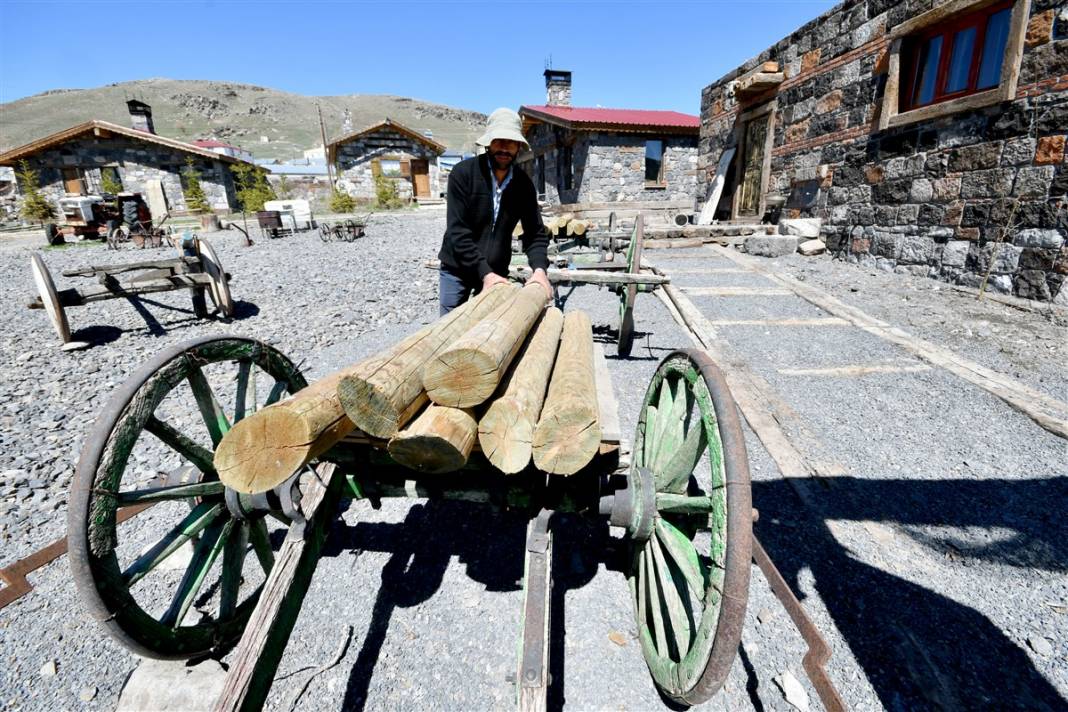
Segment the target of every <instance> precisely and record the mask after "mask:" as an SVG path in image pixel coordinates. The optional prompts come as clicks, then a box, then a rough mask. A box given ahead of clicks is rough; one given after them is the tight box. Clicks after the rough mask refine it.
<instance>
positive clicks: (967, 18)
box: [900, 0, 1013, 111]
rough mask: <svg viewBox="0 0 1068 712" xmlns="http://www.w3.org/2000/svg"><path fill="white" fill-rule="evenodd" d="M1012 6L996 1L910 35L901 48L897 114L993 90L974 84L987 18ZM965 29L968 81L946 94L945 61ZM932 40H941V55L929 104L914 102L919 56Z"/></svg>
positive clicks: (951, 54) (947, 60) (948, 59)
mask: <svg viewBox="0 0 1068 712" xmlns="http://www.w3.org/2000/svg"><path fill="white" fill-rule="evenodd" d="M1012 5H1013V0H1003V1H1002V2H996V3H993V4H991V5H987V6H986V7H984V8H981V9H979V10H977V11H975V12H970V13H967V14H965V15H962V16H961V17H955V18H952V19H950V20H947V21H946V22H940V23H938V24H936V25H933V26H932V27H929V28H926V29H924V30H921V31H920V32H917V33H916V34H914V35H910V36H909V37H908V38H907V39H906V40H905V47H904V48H903V52H902V59H903V62H902V68H903V69H904V70H905V73H904V77H905V78H906V81H905V82H904V83H903V84H904V87H903V88H904V89H905V91H903V92H902V93H901V95H900V96H901V106H900V111H909V110H911V109H918V108H920V107H923V106H930V105H932V104H938V103H940V102H943V101H949V100H951V99H957V98H960V97H962V96H968V95H969V94H977V93H979V92H981V91H988V90H990V89H994V88H996V86H997V85H995V86H992V87H985V88H983V89H977V88H976V84H978V81H979V68H980V66H981V65H982V61H983V45H984V44H985V43H986V31H987V27H988V25H989V23H990V18H991V17H992V16H993V15H995V14H997V13H999V12H1001V11H1002V10H1006V9H1011V8H1012ZM968 28H975V39H974V40H973V42H972V56H971V59H970V60H969V62H968V82H967V84H966V85H965V87H964V88H963V89H961V90H958V91H955V92H947V91H946V83H947V82H948V81H949V62H950V59H951V58H952V56H953V42H954V39H955V38H956V36H957V33H958V32H961V31H963V30H967V29H968ZM936 37H941V38H942V47H941V50H940V52H941V54H940V55H939V57H938V69H937V70H936V71H935V88H934V92H933V95H932V97H931V100H930V101H926V102H920V101H917V97H916V88H917V87H916V80H917V79H918V78H919V76H920V69H922V68H921V67H920V66H919V63H920V53H921V51H922V49H923V47H924V46H925V45H926V44H927V43H928V42H930V41H931V40H933V39H934V38H936ZM1000 49H1001V51H1002V52H1004V51H1005V47H1004V46H1002V47H1001V48H1000ZM999 84H1000V82H999Z"/></svg>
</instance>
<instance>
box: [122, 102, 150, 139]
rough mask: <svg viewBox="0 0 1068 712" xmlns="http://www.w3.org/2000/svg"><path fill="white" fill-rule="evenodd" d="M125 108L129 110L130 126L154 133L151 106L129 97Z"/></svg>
mask: <svg viewBox="0 0 1068 712" xmlns="http://www.w3.org/2000/svg"><path fill="white" fill-rule="evenodd" d="M126 108H127V109H129V111H130V126H132V127H134V128H135V129H137V130H138V131H146V132H148V133H150V134H154V133H156V127H155V126H153V125H152V107H151V106H149V105H148V104H146V103H145V102H143V101H138V100H137V99H130V100H129V101H127V102H126Z"/></svg>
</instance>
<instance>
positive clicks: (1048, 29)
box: [1026, 9, 1053, 47]
mask: <svg viewBox="0 0 1068 712" xmlns="http://www.w3.org/2000/svg"><path fill="white" fill-rule="evenodd" d="M1052 36H1053V10H1052V9H1051V10H1046V11H1045V12H1040V13H1038V14H1037V15H1034V16H1032V17H1031V20H1030V21H1029V22H1028V23H1027V39H1026V42H1027V46H1028V47H1037V46H1038V45H1040V44H1045V43H1046V42H1049V41H1050V38H1051V37H1052Z"/></svg>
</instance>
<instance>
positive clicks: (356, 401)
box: [337, 374, 405, 439]
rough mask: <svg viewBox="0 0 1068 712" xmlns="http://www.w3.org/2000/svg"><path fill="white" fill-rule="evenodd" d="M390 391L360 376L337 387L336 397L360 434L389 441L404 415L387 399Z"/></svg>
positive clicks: (354, 375)
mask: <svg viewBox="0 0 1068 712" xmlns="http://www.w3.org/2000/svg"><path fill="white" fill-rule="evenodd" d="M391 394H392V391H391V389H388V388H383V387H381V386H378V385H376V384H375V383H373V382H371V381H370V380H369V379H367V378H365V377H364V376H363V375H362V374H350V375H348V376H346V377H345V378H343V379H341V381H340V383H338V386H337V397H338V400H340V401H341V406H342V407H343V408H344V409H345V414H346V415H347V416H348V417H349V419H350V420H352V422H353V424H355V426H356V427H357V428H359V429H360V430H362V431H363V432H365V433H367V434H368V435H370V436H372V437H376V438H382V439H388V438H391V437H393V436H394V435H396V434H397V431H398V430H399V429H400V427H401V426H402V425H403V422H402V420H401V419H402V418H403V417H404V415H405V414H404V413H400V412H398V411H397V407H396V406H395V405H394V404H393V402H392V400H391V399H390V395H391Z"/></svg>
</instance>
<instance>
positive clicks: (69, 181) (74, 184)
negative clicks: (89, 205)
mask: <svg viewBox="0 0 1068 712" xmlns="http://www.w3.org/2000/svg"><path fill="white" fill-rule="evenodd" d="M60 171H61V172H62V173H63V192H65V193H67V194H68V195H85V193H86V190H85V180H84V176H83V175H82V169H81V168H61V169H60Z"/></svg>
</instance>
